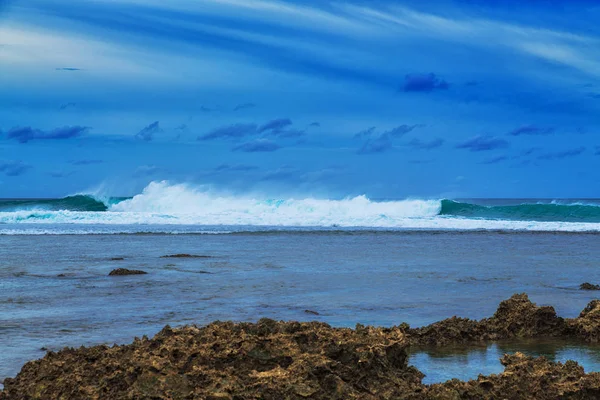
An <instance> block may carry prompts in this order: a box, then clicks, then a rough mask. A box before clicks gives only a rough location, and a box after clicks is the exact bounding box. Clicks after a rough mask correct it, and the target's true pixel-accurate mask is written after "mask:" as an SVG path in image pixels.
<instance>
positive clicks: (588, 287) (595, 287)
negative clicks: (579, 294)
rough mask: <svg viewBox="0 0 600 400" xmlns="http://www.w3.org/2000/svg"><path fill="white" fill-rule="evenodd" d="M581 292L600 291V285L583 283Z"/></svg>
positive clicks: (580, 286) (580, 287)
mask: <svg viewBox="0 0 600 400" xmlns="http://www.w3.org/2000/svg"><path fill="white" fill-rule="evenodd" d="M579 289H580V290H600V285H593V284H591V283H589V282H585V283H582V284H581V285H579Z"/></svg>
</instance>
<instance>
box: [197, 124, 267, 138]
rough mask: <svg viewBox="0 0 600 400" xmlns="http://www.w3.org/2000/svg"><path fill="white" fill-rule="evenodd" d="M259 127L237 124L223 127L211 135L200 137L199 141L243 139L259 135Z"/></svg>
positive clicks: (211, 132) (210, 133)
mask: <svg viewBox="0 0 600 400" xmlns="http://www.w3.org/2000/svg"><path fill="white" fill-rule="evenodd" d="M257 129H258V127H257V126H256V124H235V125H227V126H222V127H220V128H217V129H213V130H212V131H210V132H209V133H207V134H206V135H203V136H198V140H213V139H222V138H225V139H229V138H242V137H245V136H250V135H254V134H256V133H257Z"/></svg>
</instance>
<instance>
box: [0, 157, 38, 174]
mask: <svg viewBox="0 0 600 400" xmlns="http://www.w3.org/2000/svg"><path fill="white" fill-rule="evenodd" d="M29 169H31V165H29V164H25V163H24V162H23V161H2V160H0V172H2V173H3V174H4V175H6V176H19V175H23V174H24V173H25V172H27V171H28V170H29Z"/></svg>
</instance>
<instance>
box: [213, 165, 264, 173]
mask: <svg viewBox="0 0 600 400" xmlns="http://www.w3.org/2000/svg"><path fill="white" fill-rule="evenodd" d="M257 169H258V167H257V166H256V165H246V164H236V165H229V164H221V165H219V166H216V167H215V168H214V169H213V171H215V172H244V171H253V170H257Z"/></svg>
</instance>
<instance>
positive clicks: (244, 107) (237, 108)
mask: <svg viewBox="0 0 600 400" xmlns="http://www.w3.org/2000/svg"><path fill="white" fill-rule="evenodd" d="M254 107H256V104H254V103H243V104H238V105H237V106H235V108H234V109H233V111H240V110H247V109H248V108H254Z"/></svg>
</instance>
